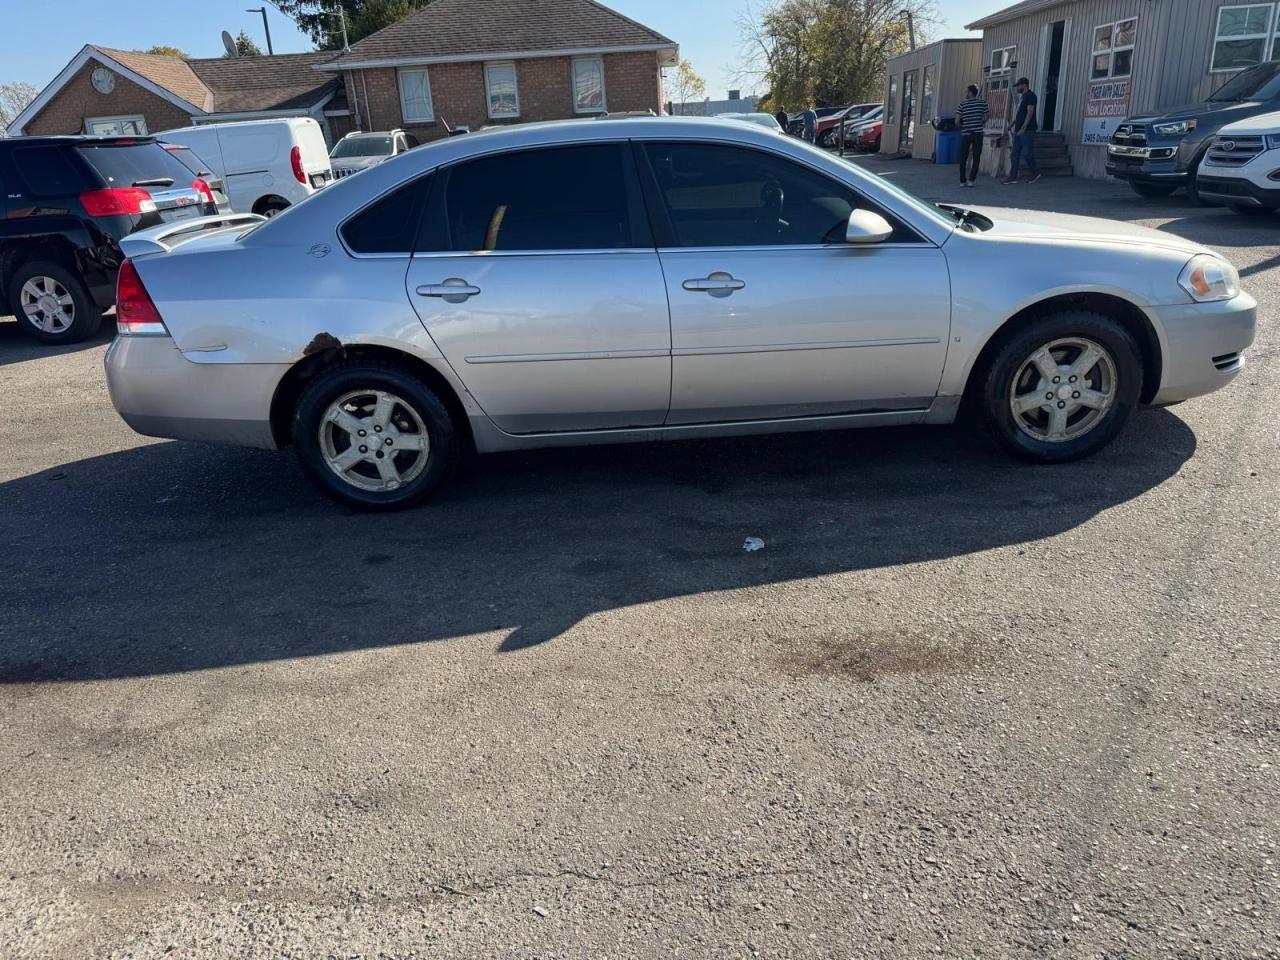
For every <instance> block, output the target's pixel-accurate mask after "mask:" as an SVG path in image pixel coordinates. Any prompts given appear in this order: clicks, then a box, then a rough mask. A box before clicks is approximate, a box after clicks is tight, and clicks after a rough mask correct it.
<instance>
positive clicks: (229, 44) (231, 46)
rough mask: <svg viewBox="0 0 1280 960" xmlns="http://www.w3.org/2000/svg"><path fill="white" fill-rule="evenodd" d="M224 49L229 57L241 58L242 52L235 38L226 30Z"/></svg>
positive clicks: (223, 41)
mask: <svg viewBox="0 0 1280 960" xmlns="http://www.w3.org/2000/svg"><path fill="white" fill-rule="evenodd" d="M222 48H223V49H224V50H226V51H227V56H228V57H238V56H240V50H239V48H238V47H237V46H236V41H235V38H234V37H232V36H231V34H229V33H227V31H225V30H223V31H222Z"/></svg>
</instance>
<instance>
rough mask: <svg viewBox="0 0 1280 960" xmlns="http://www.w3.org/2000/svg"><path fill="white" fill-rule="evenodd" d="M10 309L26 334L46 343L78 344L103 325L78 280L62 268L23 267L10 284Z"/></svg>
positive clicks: (39, 264) (39, 263)
mask: <svg viewBox="0 0 1280 960" xmlns="http://www.w3.org/2000/svg"><path fill="white" fill-rule="evenodd" d="M9 305H10V308H11V309H12V310H13V315H14V316H15V317H17V318H18V323H19V325H20V326H21V328H22V330H23V332H24V333H27V334H29V335H30V336H33V337H35V338H36V339H37V340H41V341H43V342H44V343H75V342H77V341H79V340H83V339H84V338H85V337H91V336H93V334H94V333H96V332H97V330H98V327H99V326H100V325H101V324H102V311H101V310H99V309H98V307H97V305H96V304H95V303H94V302H93V298H92V297H90V296H89V291H88V289H87V288H86V287H85V285H84V281H82V280H81V279H80V278H79V277H78V276H76V275H75V274H74V273H72V272H71V271H70V270H68V269H67V268H66V267H64V266H62V265H61V264H57V263H52V262H50V261H47V260H36V261H33V262H31V263H26V264H23V265H22V266H21V267H19V268H18V269H17V271H16V272H15V273H14V275H13V279H12V280H11V281H10V283H9Z"/></svg>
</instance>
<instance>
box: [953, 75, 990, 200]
mask: <svg viewBox="0 0 1280 960" xmlns="http://www.w3.org/2000/svg"><path fill="white" fill-rule="evenodd" d="M966 92H967V93H968V94H969V96H967V97H965V98H964V99H963V100H961V101H960V106H958V107H956V122H957V123H958V124H959V126H960V186H962V187H972V186H973V184H974V181H976V180H977V179H978V161H979V160H981V159H982V129H983V127H985V126H986V125H987V101H986V100H984V99H982V97H979V96H978V87H977V85H976V84H972V83H971V84H969V87H968V90H967V91H966ZM966 160H967V161H969V162H968V164H967V166H968V167H969V172H968V173H965V166H966V163H965V161H966Z"/></svg>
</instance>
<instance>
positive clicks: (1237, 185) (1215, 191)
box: [1196, 167, 1280, 209]
mask: <svg viewBox="0 0 1280 960" xmlns="http://www.w3.org/2000/svg"><path fill="white" fill-rule="evenodd" d="M1204 170H1205V168H1204V167H1201V168H1200V173H1199V175H1198V176H1197V177H1196V190H1197V191H1199V193H1200V196H1202V197H1207V198H1210V199H1213V200H1220V201H1221V202H1222V203H1235V204H1240V205H1242V206H1248V207H1269V208H1271V209H1275V208H1277V207H1280V183H1276V184H1275V186H1273V187H1271V188H1270V189H1268V188H1266V187H1260V186H1258V185H1257V184H1256V183H1254V182H1253V181H1252V180H1246V179H1244V177H1215V176H1213V175H1211V174H1209V175H1207V174H1205V172H1204Z"/></svg>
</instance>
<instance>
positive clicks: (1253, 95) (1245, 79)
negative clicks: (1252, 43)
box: [1209, 62, 1280, 103]
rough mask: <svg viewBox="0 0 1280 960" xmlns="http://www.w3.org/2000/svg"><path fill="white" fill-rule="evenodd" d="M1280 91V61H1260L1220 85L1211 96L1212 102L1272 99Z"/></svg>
mask: <svg viewBox="0 0 1280 960" xmlns="http://www.w3.org/2000/svg"><path fill="white" fill-rule="evenodd" d="M1278 93H1280V62H1277V63H1260V64H1258V65H1257V66H1256V67H1250V68H1249V69H1248V70H1245V71H1244V72H1243V73H1237V74H1236V75H1235V76H1234V77H1232V78H1231V79H1230V80H1228V81H1227V82H1226V83H1224V84H1223V85H1222V86H1220V87H1219V88H1218V89H1217V90H1215V91H1214V92H1213V94H1212V95H1211V96H1210V97H1209V101H1210V102H1211V103H1219V102H1221V101H1223V100H1228V101H1238V100H1270V99H1271V98H1272V97H1274V96H1276V94H1278Z"/></svg>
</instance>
